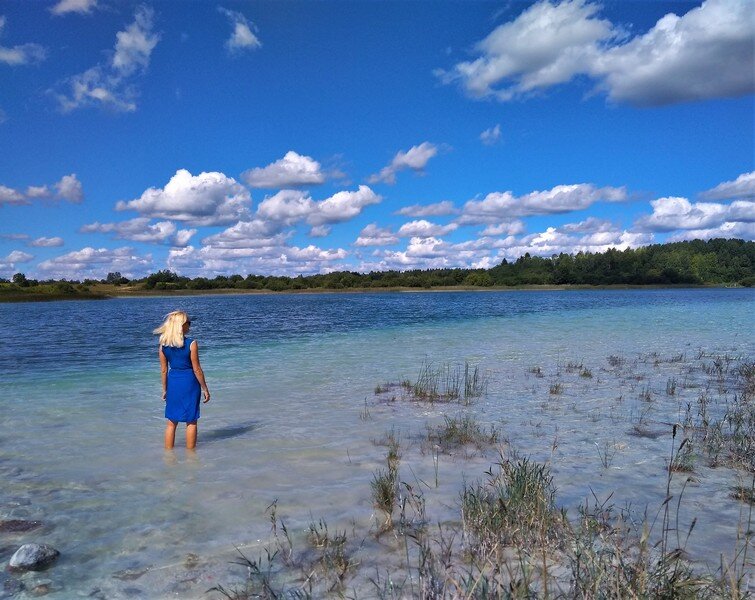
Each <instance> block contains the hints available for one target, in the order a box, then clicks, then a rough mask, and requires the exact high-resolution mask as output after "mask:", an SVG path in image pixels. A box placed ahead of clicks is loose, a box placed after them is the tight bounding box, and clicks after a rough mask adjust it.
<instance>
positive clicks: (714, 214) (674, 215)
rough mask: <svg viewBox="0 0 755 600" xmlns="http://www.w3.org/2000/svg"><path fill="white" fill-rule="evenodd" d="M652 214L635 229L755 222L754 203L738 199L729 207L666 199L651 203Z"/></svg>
mask: <svg viewBox="0 0 755 600" xmlns="http://www.w3.org/2000/svg"><path fill="white" fill-rule="evenodd" d="M650 205H651V206H652V207H653V212H652V214H650V215H647V216H644V217H641V218H639V219H638V220H637V226H638V227H641V228H643V229H647V230H650V231H674V230H675V229H696V230H704V229H709V228H715V227H718V226H720V225H722V224H724V223H726V222H732V223H734V222H743V223H751V222H754V221H755V202H753V201H750V200H737V201H735V202H732V203H731V204H718V203H715V202H695V203H692V202H690V201H689V200H687V199H686V198H677V197H668V198H658V199H657V200H652V201H651V202H650Z"/></svg>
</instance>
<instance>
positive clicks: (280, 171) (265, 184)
mask: <svg viewBox="0 0 755 600" xmlns="http://www.w3.org/2000/svg"><path fill="white" fill-rule="evenodd" d="M241 178H242V179H243V180H244V181H245V182H246V184H247V185H248V186H249V187H252V188H290V187H298V186H303V185H316V184H320V183H323V182H324V181H325V174H324V173H323V172H322V167H321V166H320V163H319V162H317V161H316V160H314V159H313V158H311V157H309V156H302V155H301V154H297V153H296V152H294V151H293V150H290V151H289V152H286V155H285V156H284V157H283V158H281V159H280V160H276V161H275V162H273V163H271V164H269V165H267V166H266V167H257V168H254V169H249V170H248V171H244V172H243V173H242V174H241Z"/></svg>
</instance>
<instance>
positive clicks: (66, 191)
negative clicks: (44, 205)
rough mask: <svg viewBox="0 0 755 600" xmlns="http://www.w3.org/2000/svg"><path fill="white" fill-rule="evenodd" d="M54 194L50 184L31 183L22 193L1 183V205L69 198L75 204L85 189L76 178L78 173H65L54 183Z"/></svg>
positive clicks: (81, 197)
mask: <svg viewBox="0 0 755 600" xmlns="http://www.w3.org/2000/svg"><path fill="white" fill-rule="evenodd" d="M52 187H53V188H54V189H55V194H54V195H53V192H52V190H51V189H50V186H48V185H30V186H28V187H27V188H26V192H24V193H22V192H19V191H18V190H14V189H13V188H9V187H6V186H4V185H0V206H2V205H3V204H31V202H30V200H40V199H41V200H45V199H47V200H61V199H62V200H68V201H69V202H73V203H74V204H78V203H80V202H81V201H82V200H83V199H84V189H83V187H82V185H81V182H80V181H79V180H78V179H77V178H76V173H71V174H70V175H64V176H63V177H61V178H60V181H58V182H57V183H54V184H53V185H52Z"/></svg>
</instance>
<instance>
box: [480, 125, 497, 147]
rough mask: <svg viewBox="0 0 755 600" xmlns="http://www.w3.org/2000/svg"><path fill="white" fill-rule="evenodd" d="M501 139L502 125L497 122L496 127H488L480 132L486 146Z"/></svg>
mask: <svg viewBox="0 0 755 600" xmlns="http://www.w3.org/2000/svg"><path fill="white" fill-rule="evenodd" d="M500 139H501V125H500V124H496V125H495V127H491V128H490V129H486V130H485V131H483V132H482V133H481V134H480V141H481V142H482V143H483V144H485V145H486V146H493V145H495V144H497V143H498V141H499V140H500Z"/></svg>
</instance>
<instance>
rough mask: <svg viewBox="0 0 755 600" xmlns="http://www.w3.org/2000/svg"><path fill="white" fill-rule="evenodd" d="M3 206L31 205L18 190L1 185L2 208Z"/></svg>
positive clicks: (0, 201) (0, 199)
mask: <svg viewBox="0 0 755 600" xmlns="http://www.w3.org/2000/svg"><path fill="white" fill-rule="evenodd" d="M3 204H29V200H28V199H27V198H26V196H24V195H23V194H22V193H21V192H19V191H18V190H14V189H13V188H9V187H7V186H5V185H2V184H0V206H2V205H3Z"/></svg>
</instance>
